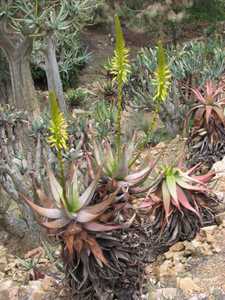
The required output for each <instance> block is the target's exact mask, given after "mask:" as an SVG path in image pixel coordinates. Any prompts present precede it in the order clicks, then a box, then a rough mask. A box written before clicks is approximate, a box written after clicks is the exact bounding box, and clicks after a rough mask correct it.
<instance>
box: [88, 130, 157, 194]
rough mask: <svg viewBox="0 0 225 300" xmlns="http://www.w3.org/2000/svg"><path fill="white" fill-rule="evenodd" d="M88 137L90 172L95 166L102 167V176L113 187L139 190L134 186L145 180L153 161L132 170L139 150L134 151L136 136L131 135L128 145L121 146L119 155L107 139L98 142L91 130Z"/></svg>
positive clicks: (133, 190)
mask: <svg viewBox="0 0 225 300" xmlns="http://www.w3.org/2000/svg"><path fill="white" fill-rule="evenodd" d="M90 137H91V140H92V145H93V159H92V163H91V165H90V167H91V168H92V171H91V173H94V171H93V170H94V169H96V168H102V173H103V174H102V175H103V177H104V178H105V179H106V180H107V182H110V183H111V184H113V186H114V187H121V188H123V189H125V190H126V191H128V190H129V192H130V193H132V192H135V191H137V190H139V189H135V188H136V187H140V186H141V185H142V184H143V183H144V182H145V180H146V179H147V178H148V176H149V174H150V173H151V171H152V169H153V168H154V165H155V163H154V162H150V163H149V164H148V165H147V166H146V167H144V168H142V169H140V170H138V171H133V170H132V167H133V165H134V163H135V162H136V160H137V159H138V158H139V156H140V152H137V151H136V150H137V149H136V146H137V144H136V136H135V135H134V136H133V139H132V140H131V141H130V142H129V144H128V145H123V146H122V147H121V150H120V151H121V152H120V155H119V156H118V152H117V149H116V148H114V147H113V145H111V144H110V143H109V141H107V140H103V142H102V144H99V143H98V142H97V141H96V139H95V136H94V133H93V132H92V131H90Z"/></svg>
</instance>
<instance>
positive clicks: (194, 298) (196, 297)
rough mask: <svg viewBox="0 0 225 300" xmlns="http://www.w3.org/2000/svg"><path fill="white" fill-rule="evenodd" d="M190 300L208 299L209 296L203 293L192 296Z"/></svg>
mask: <svg viewBox="0 0 225 300" xmlns="http://www.w3.org/2000/svg"><path fill="white" fill-rule="evenodd" d="M188 300H208V296H207V295H206V294H203V293H201V294H198V295H194V296H192V297H191V298H189V299H188Z"/></svg>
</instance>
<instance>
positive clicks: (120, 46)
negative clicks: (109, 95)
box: [111, 16, 131, 83]
mask: <svg viewBox="0 0 225 300" xmlns="http://www.w3.org/2000/svg"><path fill="white" fill-rule="evenodd" d="M115 32H116V49H115V51H114V57H113V58H112V70H111V74H112V75H113V76H114V80H115V79H116V80H117V81H118V82H122V83H126V82H127V79H128V75H129V73H130V72H131V70H130V69H131V66H130V64H129V59H128V54H129V50H128V49H127V48H126V47H125V41H124V36H123V32H122V29H121V25H120V20H119V17H118V16H115Z"/></svg>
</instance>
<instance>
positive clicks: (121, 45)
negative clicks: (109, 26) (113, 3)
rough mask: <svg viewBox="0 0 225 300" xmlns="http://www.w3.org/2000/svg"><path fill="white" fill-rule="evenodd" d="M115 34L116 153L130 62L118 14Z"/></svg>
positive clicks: (113, 70) (113, 66)
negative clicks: (124, 88) (116, 89)
mask: <svg viewBox="0 0 225 300" xmlns="http://www.w3.org/2000/svg"><path fill="white" fill-rule="evenodd" d="M115 34H116V47H115V51H114V57H113V59H112V70H111V73H112V75H113V76H114V79H113V80H115V81H116V82H117V86H118V99H117V120H116V146H117V151H118V155H119V153H120V147H121V115H122V98H123V84H124V83H125V82H127V79H128V75H129V73H130V64H129V60H128V53H129V51H128V49H127V48H126V46H125V40H124V37H123V31H122V28H121V25H120V20H119V17H118V16H115Z"/></svg>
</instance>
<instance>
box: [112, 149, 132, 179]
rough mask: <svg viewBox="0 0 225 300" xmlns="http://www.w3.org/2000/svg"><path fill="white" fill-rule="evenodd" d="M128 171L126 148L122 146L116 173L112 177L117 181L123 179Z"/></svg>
mask: <svg viewBox="0 0 225 300" xmlns="http://www.w3.org/2000/svg"><path fill="white" fill-rule="evenodd" d="M128 170H129V158H128V155H127V147H126V146H124V147H123V148H122V151H121V154H120V158H119V161H118V168H117V170H116V173H115V174H114V177H115V178H117V179H119V180H120V179H123V178H124V177H125V176H126V175H127V174H128Z"/></svg>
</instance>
